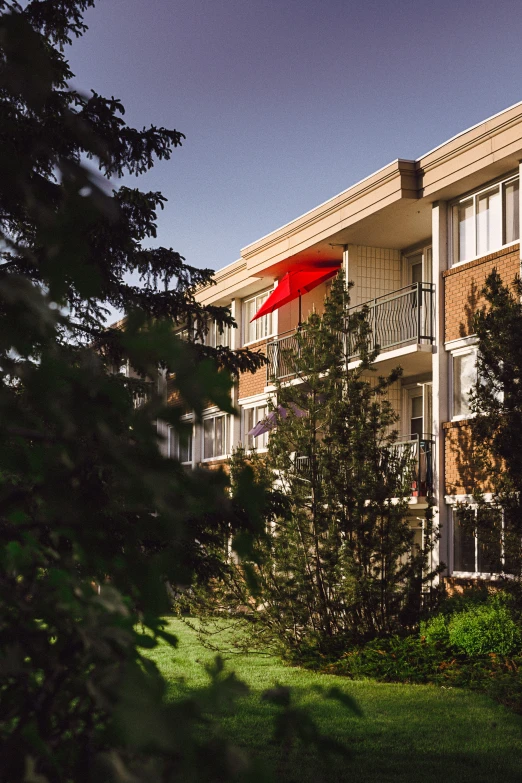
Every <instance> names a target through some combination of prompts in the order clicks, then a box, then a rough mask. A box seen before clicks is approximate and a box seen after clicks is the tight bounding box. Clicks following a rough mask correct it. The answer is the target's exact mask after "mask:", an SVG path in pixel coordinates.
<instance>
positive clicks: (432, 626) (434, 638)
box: [420, 614, 449, 644]
mask: <svg viewBox="0 0 522 783" xmlns="http://www.w3.org/2000/svg"><path fill="white" fill-rule="evenodd" d="M420 632H421V637H424V638H425V639H426V642H427V643H428V644H437V643H439V642H440V643H442V644H449V633H448V618H447V617H446V616H445V615H443V614H438V615H436V616H435V617H432V618H431V620H428V621H424V622H421V625H420Z"/></svg>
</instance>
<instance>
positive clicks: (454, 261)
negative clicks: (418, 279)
mask: <svg viewBox="0 0 522 783" xmlns="http://www.w3.org/2000/svg"><path fill="white" fill-rule="evenodd" d="M513 182H518V183H519V190H518V197H519V203H520V177H519V174H518V172H512V173H511V174H509V175H507V176H504V177H501V178H500V179H497V180H494V181H493V182H489V183H487V184H486V185H483V186H482V187H481V188H479V189H478V190H472V191H470V192H468V193H465V194H463V195H462V196H459V198H457V199H455V200H454V201H452V202H450V205H449V207H450V208H449V215H448V218H449V234H450V237H451V241H450V243H449V247H450V252H451V264H450V266H451V267H452V268H453V267H456V266H460V265H461V264H468V263H469V262H470V261H475V260H476V259H478V258H483V257H484V256H487V255H489V254H490V253H496V252H497V251H499V250H503V249H504V248H507V247H511V246H512V245H516V244H518V243H519V242H520V221H519V227H518V237H517V238H516V239H513V240H511V241H510V242H505V241H504V239H505V196H504V192H505V188H506V185H509V184H511V183H513ZM495 188H498V191H499V195H500V237H501V243H500V245H499V246H498V247H492V248H489V249H488V250H487V251H486V252H485V253H481V254H480V255H479V254H478V253H477V252H476V251H477V214H478V212H477V200H478V198H479V197H480V196H483V195H484V194H485V193H487V192H488V191H493V190H495ZM470 199H472V200H473V250H474V253H473V255H470V256H469V258H466V259H463V260H462V261H461V260H459V221H458V208H459V206H460V205H461V204H463V203H465V202H466V201H469V200H470ZM519 210H520V207H519Z"/></svg>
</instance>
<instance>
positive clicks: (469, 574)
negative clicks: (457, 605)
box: [450, 498, 513, 579]
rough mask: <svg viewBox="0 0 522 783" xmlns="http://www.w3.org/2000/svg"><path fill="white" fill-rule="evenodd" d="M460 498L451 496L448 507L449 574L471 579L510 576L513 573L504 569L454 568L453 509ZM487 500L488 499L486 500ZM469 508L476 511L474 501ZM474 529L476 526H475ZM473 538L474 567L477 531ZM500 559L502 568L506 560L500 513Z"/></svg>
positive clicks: (477, 555) (476, 561)
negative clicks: (466, 569)
mask: <svg viewBox="0 0 522 783" xmlns="http://www.w3.org/2000/svg"><path fill="white" fill-rule="evenodd" d="M459 499H462V498H452V503H451V508H450V522H451V524H450V530H451V552H450V562H451V575H452V576H456V577H461V578H466V579H469V578H473V579H499V578H501V577H502V578H503V579H506V578H512V577H513V575H512V574H509V573H507V572H506V571H504V570H501V571H498V572H497V571H457V570H456V569H455V523H456V521H457V520H456V516H457V515H456V513H455V509H454V507H453V506H454V505H455V503H456V502H457V501H458V500H459ZM488 502H489V501H488ZM470 506H471V508H472V509H473V510H474V511H475V512H476V511H477V506H476V505H475V504H474V503H470ZM475 531H476V528H475ZM474 538H475V567H477V566H478V557H479V549H478V548H479V537H478V535H477V531H476V532H475V535H474ZM500 561H501V564H502V568H504V565H505V562H506V553H505V549H504V514H502V532H501V534H500Z"/></svg>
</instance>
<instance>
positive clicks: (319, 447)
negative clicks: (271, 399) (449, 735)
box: [227, 277, 435, 655]
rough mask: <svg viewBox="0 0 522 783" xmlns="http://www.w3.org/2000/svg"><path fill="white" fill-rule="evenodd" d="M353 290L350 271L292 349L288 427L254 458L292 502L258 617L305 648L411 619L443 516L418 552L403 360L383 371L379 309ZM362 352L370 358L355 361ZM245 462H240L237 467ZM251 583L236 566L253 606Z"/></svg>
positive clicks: (285, 406) (284, 407)
mask: <svg viewBox="0 0 522 783" xmlns="http://www.w3.org/2000/svg"><path fill="white" fill-rule="evenodd" d="M347 300H348V297H347V292H346V291H345V289H344V285H343V282H342V280H341V278H340V277H339V278H338V279H337V280H336V281H335V282H334V284H333V286H332V291H331V295H330V296H329V297H328V298H327V300H326V303H325V310H324V314H323V315H322V316H319V315H317V314H313V315H311V316H310V318H309V319H308V322H307V324H306V325H305V327H304V329H303V330H301V331H298V332H297V334H296V336H295V346H294V347H292V348H290V349H287V350H286V351H285V349H283V348H281V349H280V351H281V355H280V361H284V362H285V364H286V365H287V366H293V367H294V369H295V377H294V379H293V381H292V382H291V383H282V382H279V383H277V391H276V396H277V428H276V429H275V430H273V431H272V432H271V435H270V441H269V447H268V455H267V458H266V462H265V465H264V466H263V465H262V464H261V462H262V458H261V457H260V456H258V457H256V456H254V458H253V463H254V466H255V471H256V473H257V475H258V481H259V483H261V484H262V485H265V486H270V485H271V486H272V488H273V489H277V493H278V498H279V501H282V502H280V504H279V509H278V512H279V515H278V516H276V517H274V508H273V507H267V509H266V519H267V523H266V524H267V530H269V531H270V533H271V534H270V535H266V536H264V537H263V539H262V540H261V541H260V542H259V546H260V548H261V549H262V551H263V553H264V557H263V558H262V560H260V561H259V562H257V563H252V564H250V565H251V568H252V569H253V572H254V573H255V575H256V577H257V594H256V600H255V608H253V609H252V611H251V612H250V616H251V619H253V620H254V623H255V625H256V628H257V631H256V633H258V634H259V637H260V638H263V640H264V643H266V642H267V640H272V643H274V642H276V644H277V643H282V644H283V646H284V647H285V648H286V650H287V651H289V650H290V651H293V653H296V654H298V655H303V654H305V653H306V651H307V650H310V649H314V650H318V651H320V652H321V653H331V652H335V651H339V650H341V649H345V648H346V646H347V645H350V644H353V643H357V642H361V641H363V640H365V639H368V638H371V637H375V636H379V635H385V634H389V633H392V632H394V631H399V630H400V629H401V628H402V627H404V625H407V626H411V625H412V624H413V623H414V622H415V613H416V612H417V613H418V609H419V602H420V594H421V589H422V585H423V583H426V582H427V581H428V580H430V579H431V578H432V577H433V574H429V573H427V563H428V555H429V553H430V551H431V549H432V546H433V543H434V538H435V533H434V529H433V522H432V516H431V513H429V514H427V516H426V520H425V522H424V533H425V535H424V545H423V548H422V550H421V551H418V552H417V551H414V550H413V546H412V544H413V531H412V528H411V527H410V524H409V521H408V518H407V512H408V498H409V496H410V495H411V488H412V478H413V473H412V469H413V464H412V459H411V457H412V455H411V452H410V451H409V450H408V449H407V448H406V449H405V448H403V447H401V446H400V444H399V443H398V442H397V432H396V430H395V428H394V425H395V424H396V421H397V415H396V413H395V411H394V410H393V408H392V406H391V404H390V402H389V400H388V398H387V393H388V391H389V389H390V387H391V385H392V384H393V383H394V382H395V381H397V380H398V378H399V377H400V375H401V371H400V370H394V371H393V372H391V373H390V374H389V375H388V376H386V377H376V373H375V365H374V362H375V359H376V357H377V351H370V350H368V347H367V346H368V344H369V325H368V319H367V312H366V311H365V310H363V311H361V312H360V313H357V314H348V311H347V309H346V306H347V304H348V301H347ZM283 351H284V352H285V354H286V355H283ZM354 354H358V356H359V362H358V364H354V363H353V362H352V363H351V364H350V358H351V357H352V356H353V355H354ZM251 459H252V458H251ZM241 463H242V460H241V459H240V458H239V457H237V458H236V461H235V462H234V461H233V463H232V473H233V475H234V474H235V472H236V471H238V473H239V474H240V470H239V467H240V465H241ZM285 498H286V503H285V502H284V500H283V499H285ZM244 584H245V583H244V581H243V580H242V577H241V572H240V569H238V568H236V567H234V566H233V565H231V567H230V572H229V581H228V583H227V587H228V589H229V590H230V593H228V594H227V600H229V597H230V595H232V596H235V597H236V600H237V602H239V603H241V605H242V606H243V607H248V606H253V604H252V602H250V603H249V602H248V601H247V600H246V597H245V595H244Z"/></svg>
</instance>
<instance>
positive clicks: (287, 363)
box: [266, 329, 306, 382]
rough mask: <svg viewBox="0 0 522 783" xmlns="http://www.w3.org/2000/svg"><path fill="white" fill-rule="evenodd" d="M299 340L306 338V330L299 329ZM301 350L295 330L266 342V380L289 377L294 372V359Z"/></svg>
mask: <svg viewBox="0 0 522 783" xmlns="http://www.w3.org/2000/svg"><path fill="white" fill-rule="evenodd" d="M300 340H301V341H305V340H306V331H305V330H304V329H301V331H300ZM300 351H301V346H300V343H299V341H298V339H297V332H295V331H292V332H286V333H285V334H283V335H281V336H280V337H278V338H277V339H276V340H272V341H271V342H269V343H267V346H266V355H267V358H268V367H267V380H268V382H270V381H272V380H274V379H276V378H278V379H279V380H283V379H284V378H291V377H292V376H293V375H295V374H296V364H295V360H296V358H297V357H299V355H300Z"/></svg>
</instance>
